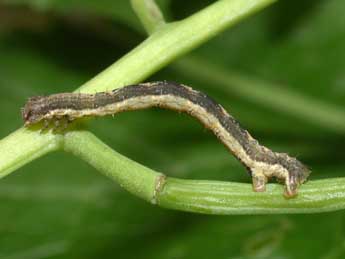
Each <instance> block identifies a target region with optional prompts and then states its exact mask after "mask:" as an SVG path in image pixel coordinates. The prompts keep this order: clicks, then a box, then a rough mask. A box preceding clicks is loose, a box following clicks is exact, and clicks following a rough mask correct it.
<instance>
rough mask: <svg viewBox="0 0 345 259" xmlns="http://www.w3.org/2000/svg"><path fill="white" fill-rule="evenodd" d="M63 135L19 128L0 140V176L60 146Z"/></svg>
mask: <svg viewBox="0 0 345 259" xmlns="http://www.w3.org/2000/svg"><path fill="white" fill-rule="evenodd" d="M62 141H63V137H62V136H61V135H54V134H51V133H42V134H39V133H38V131H33V130H28V129H26V128H20V129H18V130H17V131H15V132H13V133H12V134H11V135H9V136H7V137H6V138H4V139H2V140H1V141H0V154H1V155H0V178H2V177H4V176H6V175H8V174H9V173H11V172H13V171H15V170H16V169H18V168H20V167H22V166H23V165H25V164H27V163H29V162H30V161H32V160H34V159H36V158H38V157H40V156H43V155H45V154H47V153H49V152H52V151H55V150H58V149H60V148H61V147H62Z"/></svg>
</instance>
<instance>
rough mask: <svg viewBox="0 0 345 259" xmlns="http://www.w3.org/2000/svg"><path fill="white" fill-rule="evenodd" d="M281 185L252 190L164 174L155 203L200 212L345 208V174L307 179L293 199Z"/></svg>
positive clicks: (273, 212) (258, 212)
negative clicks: (258, 190) (319, 178)
mask: <svg viewBox="0 0 345 259" xmlns="http://www.w3.org/2000/svg"><path fill="white" fill-rule="evenodd" d="M282 192H283V186H282V185H278V184H268V185H267V191H266V192H262V193H255V192H253V191H252V187H251V185H250V184H245V183H230V182H217V181H196V180H181V179H174V178H168V179H167V180H166V183H165V185H164V188H163V190H162V191H161V192H159V193H158V194H157V197H158V204H159V205H160V206H162V207H165V208H169V209H177V210H183V211H190V212H197V213H204V214H217V215H229V214H281V213H315V212H327V211H336V210H340V209H344V208H345V178H334V179H326V180H317V181H310V182H308V183H306V184H304V185H302V186H301V187H300V189H299V195H298V197H296V198H293V199H286V198H284V197H283V196H282Z"/></svg>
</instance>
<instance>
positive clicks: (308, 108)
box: [174, 57, 345, 134]
mask: <svg viewBox="0 0 345 259" xmlns="http://www.w3.org/2000/svg"><path fill="white" fill-rule="evenodd" d="M174 67H175V68H177V69H178V71H179V72H180V73H182V74H185V75H188V76H192V77H193V78H198V80H200V81H201V82H209V83H210V84H213V85H214V86H215V87H217V86H218V87H222V89H223V90H224V91H225V92H228V93H230V94H235V95H237V96H239V97H241V98H243V99H247V100H250V101H252V102H254V103H257V104H260V105H261V106H265V107H268V108H273V109H274V110H276V111H280V112H284V113H286V114H290V115H292V116H295V117H298V118H300V119H303V120H304V121H309V122H310V123H313V124H314V125H317V126H319V127H322V128H326V129H329V130H332V131H333V132H336V133H341V134H344V133H345V111H344V110H343V108H342V107H338V106H335V105H331V104H329V103H325V102H322V101H319V100H315V99H311V98H310V97H308V96H303V95H301V94H299V93H296V92H294V91H293V90H289V89H288V88H287V87H284V86H281V85H279V84H273V83H270V82H265V81H263V80H259V79H255V78H251V77H249V76H247V75H243V74H240V73H236V72H233V71H229V70H224V69H223V68H221V67H218V66H215V65H212V64H210V63H209V62H207V61H206V60H204V59H202V58H190V57H189V58H185V59H183V60H181V61H178V62H176V63H175V64H174ZM292 103H293V105H291V104H292Z"/></svg>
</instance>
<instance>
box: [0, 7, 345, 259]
mask: <svg viewBox="0 0 345 259" xmlns="http://www.w3.org/2000/svg"><path fill="white" fill-rule="evenodd" d="M157 2H158V3H159V5H160V7H161V8H162V9H163V11H164V13H165V14H166V16H167V19H168V20H170V21H172V20H177V19H182V18H184V17H187V16H189V15H191V14H192V13H194V12H196V11H198V10H200V9H201V8H203V7H206V6H207V5H209V4H211V3H212V2H214V1H206V0H203V1H200V0H190V1H181V0H174V1H169V0H161V1H157ZM344 13H345V2H344V1H342V0H328V1H326V0H315V1H308V0H304V1H297V0H292V1H287V0H285V1H284V0H283V1H280V2H278V3H276V4H274V5H273V6H271V7H270V8H267V9H266V10H265V11H263V12H261V13H259V14H257V15H255V16H253V17H250V18H248V19H246V20H245V21H243V22H241V23H240V24H239V25H237V26H235V27H233V28H231V29H229V30H227V31H226V32H224V33H222V34H221V35H218V36H217V37H216V38H215V39H213V40H211V41H209V42H207V43H206V44H204V45H203V46H202V47H200V48H198V49H197V50H194V51H192V52H191V53H190V54H188V55H186V56H185V57H183V58H180V59H179V60H178V61H176V62H174V63H172V64H171V65H169V66H168V67H166V68H165V69H163V70H161V71H160V72H159V73H157V74H155V75H154V76H152V77H151V78H149V79H147V81H149V80H151V81H154V80H172V81H177V82H181V83H185V84H187V85H191V86H193V87H194V88H196V89H199V90H202V91H204V92H206V93H208V94H209V95H211V96H213V97H214V98H215V99H216V100H218V101H219V102H220V103H221V104H223V105H224V107H225V108H226V109H228V110H230V111H231V113H232V114H233V115H234V116H235V117H236V118H237V119H238V120H239V121H240V122H241V124H242V125H243V126H245V128H247V129H248V130H249V131H250V132H251V133H252V135H254V136H255V137H256V138H257V139H259V140H260V142H261V143H263V144H265V145H266V146H269V147H271V148H272V149H274V150H275V151H284V152H288V153H290V154H291V155H294V156H297V157H298V158H299V159H300V160H302V161H304V162H305V163H306V164H307V165H309V166H310V167H311V168H312V170H313V174H312V176H311V179H319V178H328V177H336V176H340V177H341V176H342V175H343V174H344V172H345V162H344V148H343V147H344V144H345V137H344V136H345V134H344V133H345V130H344V129H340V128H339V129H337V126H336V125H335V126H334V125H333V126H331V127H330V126H329V125H323V124H322V123H313V122H311V121H310V120H309V119H308V118H304V117H303V115H301V114H298V113H296V112H293V111H286V112H282V111H280V110H279V109H276V108H275V107H274V106H273V105H271V104H270V103H265V102H264V103H263V102H260V101H259V100H256V99H255V98H246V97H244V96H242V95H237V94H236V92H235V91H231V90H229V89H227V88H226V86H224V85H219V84H217V83H214V82H213V81H212V79H210V80H207V78H206V79H205V78H204V76H202V77H200V76H201V75H200V74H198V73H197V72H195V71H199V70H205V69H206V70H209V71H211V72H210V73H212V71H214V70H217V71H220V72H219V73H222V74H225V76H226V75H227V71H235V72H236V73H240V75H241V77H243V79H247V78H251V80H252V82H253V89H255V91H258V90H260V88H259V87H260V84H262V83H264V84H265V83H266V82H267V84H270V85H272V84H273V86H276V87H275V91H277V93H278V92H279V91H280V89H282V88H284V90H286V89H287V90H288V91H291V92H292V93H294V94H296V95H297V96H302V97H306V98H307V99H308V100H315V101H319V102H322V103H323V104H324V105H325V107H328V106H331V107H337V109H343V110H345V107H344V101H345V47H344V46H345V15H344ZM145 37H146V35H145V32H144V30H143V29H142V27H141V25H140V22H139V20H138V19H137V18H136V16H135V15H134V13H133V11H132V9H131V6H130V3H129V1H127V0H117V1H111V0H98V1H91V0H83V1H81V0H75V1H67V0H60V1H54V0H45V1H42V0H8V1H1V4H0V91H1V92H0V93H1V94H0V109H1V111H2V112H1V121H2V122H1V127H0V137H1V138H3V137H5V136H7V135H8V134H10V133H11V132H12V131H14V130H15V129H17V128H19V127H21V126H22V121H21V117H20V108H21V106H23V104H24V103H25V100H26V99H27V98H28V97H29V96H33V95H42V94H51V93H57V92H64V91H73V90H74V89H76V88H77V87H78V86H80V85H81V84H83V83H84V82H85V81H87V80H88V79H90V78H92V77H93V76H94V75H96V74H97V73H99V72H100V71H102V70H103V69H105V68H106V67H107V66H109V65H110V64H111V63H113V62H114V61H116V60H117V59H118V58H120V57H121V56H122V55H124V54H125V53H127V52H129V51H130V50H131V49H133V48H134V47H135V46H136V45H138V44H139V43H140V42H142V41H143V40H144V39H145ZM191 64H192V66H193V67H192V68H191V67H190V66H191ZM256 80H257V82H258V84H257V85H256V84H255V82H256ZM259 82H260V83H259ZM293 101H294V100H293V99H291V100H289V102H290V105H291V106H294V102H293ZM306 105H307V104H306ZM315 112H318V110H317V109H316V110H315ZM330 116H332V114H330ZM344 120H345V118H344ZM90 130H91V131H92V132H94V133H95V134H96V135H97V136H99V137H100V138H101V139H102V140H103V141H105V142H106V143H107V144H108V145H110V146H111V147H113V148H114V149H115V150H117V151H119V152H120V153H122V154H124V155H126V156H128V157H129V158H131V159H133V160H135V161H138V162H140V163H142V164H144V165H146V166H148V167H150V168H153V169H155V170H157V171H161V172H164V173H166V174H167V175H169V176H174V177H179V178H191V179H213V180H224V181H240V182H248V183H249V182H250V178H249V176H248V175H247V173H246V172H245V169H244V168H242V166H241V165H240V164H239V163H238V162H237V161H236V160H235V159H234V158H233V157H232V156H231V155H229V154H228V152H227V151H226V150H225V149H224V147H223V146H222V145H221V144H219V142H218V141H217V140H216V138H215V137H214V136H213V135H212V134H211V133H210V132H208V131H206V130H205V129H203V127H202V126H201V125H200V124H199V123H198V122H197V121H195V120H193V119H191V118H189V117H188V116H186V115H183V114H176V113H174V112H171V111H162V110H158V109H152V110H146V111H137V112H128V113H123V114H120V115H118V116H117V117H116V118H114V119H113V118H112V117H105V118H99V119H95V120H93V121H92V122H91V123H90ZM0 155H1V154H0ZM344 256H345V228H344V213H343V212H342V211H340V212H333V213H324V214H314V215H275V216H266V215H262V216H205V215H197V214H191V213H184V212H178V211H170V210H165V209H161V208H158V207H155V206H152V205H150V204H148V203H146V202H144V201H142V200H139V199H138V198H136V197H134V196H132V195H130V194H129V193H127V192H126V191H125V190H123V189H121V188H120V187H119V186H118V185H117V184H116V183H114V182H112V181H111V180H109V179H107V178H105V177H104V176H103V175H101V174H99V173H98V172H97V171H96V170H94V169H93V168H91V167H90V166H88V165H87V164H86V163H84V162H82V161H80V160H79V159H77V158H75V157H72V156H71V155H69V154H66V153H62V152H58V153H53V154H49V155H48V156H45V157H42V158H40V159H38V160H35V161H34V162H32V163H30V164H29V165H26V166H24V167H23V168H21V169H20V170H18V171H16V172H14V173H13V174H12V175H10V176H8V177H6V178H4V179H1V181H0V258H1V259H2V258H4V259H5V258H6V259H17V258H18V259H22V258H24V259H26V258H28V259H31V258H114V257H118V258H210V257H212V258H344Z"/></svg>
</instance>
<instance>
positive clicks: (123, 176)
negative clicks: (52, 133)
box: [64, 131, 161, 202]
mask: <svg viewBox="0 0 345 259" xmlns="http://www.w3.org/2000/svg"><path fill="white" fill-rule="evenodd" d="M64 139H65V142H64V150H65V151H67V152H71V153H73V154H74V155H76V156H77V157H80V158H81V159H83V160H85V161H86V162H87V163H89V164H90V165H92V166H93V167H95V168H96V169H97V170H98V171H99V172H101V173H103V174H105V175H106V176H108V177H110V178H111V179H113V180H114V181H116V182H118V183H119V184H120V185H121V186H122V187H123V188H125V189H126V190H128V191H129V192H131V193H132V194H135V195H136V196H138V197H140V198H142V199H144V200H147V201H150V202H154V199H155V197H154V195H155V185H156V181H157V179H158V178H159V177H160V176H161V174H160V173H157V172H155V171H153V170H151V169H149V168H147V167H145V166H143V165H140V164H138V163H136V162H134V161H133V160H130V159H128V158H126V157H124V156H122V155H121V154H119V153H117V152H116V151H114V150H113V149H111V148H110V147H109V146H107V145H106V144H104V143H103V142H102V141H101V140H100V139H98V138H97V137H96V136H95V135H93V134H92V133H90V132H88V131H71V132H68V133H66V134H65V138H64Z"/></svg>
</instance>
